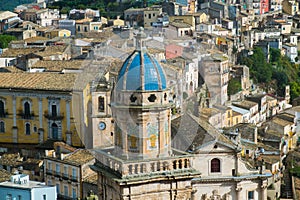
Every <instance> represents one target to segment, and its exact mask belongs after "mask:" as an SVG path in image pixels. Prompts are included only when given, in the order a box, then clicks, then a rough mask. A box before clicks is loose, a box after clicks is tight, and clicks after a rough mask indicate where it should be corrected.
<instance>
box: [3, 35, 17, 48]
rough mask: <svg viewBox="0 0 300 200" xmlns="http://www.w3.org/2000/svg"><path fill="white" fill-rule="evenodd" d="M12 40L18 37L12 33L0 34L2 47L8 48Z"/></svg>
mask: <svg viewBox="0 0 300 200" xmlns="http://www.w3.org/2000/svg"><path fill="white" fill-rule="evenodd" d="M12 40H17V38H16V37H15V36H11V35H0V48H2V49H4V48H7V47H8V44H9V43H10V42H11V41H12Z"/></svg>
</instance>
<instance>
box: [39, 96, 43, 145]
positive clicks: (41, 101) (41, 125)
mask: <svg viewBox="0 0 300 200" xmlns="http://www.w3.org/2000/svg"><path fill="white" fill-rule="evenodd" d="M43 117H44V116H43V98H41V97H40V98H39V129H38V134H39V143H42V142H43V141H44V129H43Z"/></svg>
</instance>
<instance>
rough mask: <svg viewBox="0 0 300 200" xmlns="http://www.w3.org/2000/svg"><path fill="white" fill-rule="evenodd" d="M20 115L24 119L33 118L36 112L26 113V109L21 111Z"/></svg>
mask: <svg viewBox="0 0 300 200" xmlns="http://www.w3.org/2000/svg"><path fill="white" fill-rule="evenodd" d="M18 115H19V116H20V117H21V118H22V119H33V117H34V112H31V113H25V112H24V111H19V112H18Z"/></svg>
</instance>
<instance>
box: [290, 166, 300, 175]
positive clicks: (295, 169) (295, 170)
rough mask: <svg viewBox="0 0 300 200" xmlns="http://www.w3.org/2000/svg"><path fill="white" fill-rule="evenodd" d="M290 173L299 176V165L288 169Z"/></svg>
mask: <svg viewBox="0 0 300 200" xmlns="http://www.w3.org/2000/svg"><path fill="white" fill-rule="evenodd" d="M290 173H291V174H292V175H293V176H297V177H300V167H299V166H296V167H294V168H292V169H290Z"/></svg>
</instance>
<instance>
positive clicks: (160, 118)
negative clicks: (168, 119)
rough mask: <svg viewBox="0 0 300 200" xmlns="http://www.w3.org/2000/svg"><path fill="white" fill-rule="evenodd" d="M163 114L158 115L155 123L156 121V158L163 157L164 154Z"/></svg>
mask: <svg viewBox="0 0 300 200" xmlns="http://www.w3.org/2000/svg"><path fill="white" fill-rule="evenodd" d="M163 114H164V113H160V114H159V116H158V118H157V121H158V152H157V153H158V157H164V156H166V154H165V147H164V146H165V145H164V144H165V141H164V139H165V130H164V119H165V118H164V116H163Z"/></svg>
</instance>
